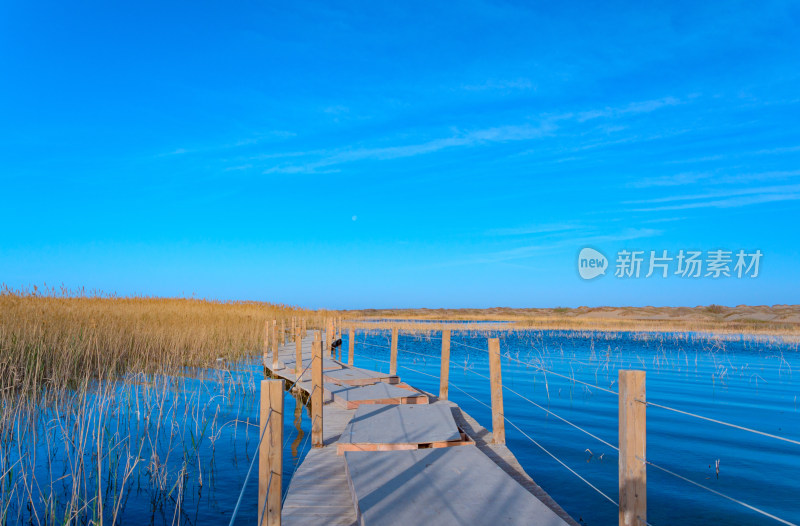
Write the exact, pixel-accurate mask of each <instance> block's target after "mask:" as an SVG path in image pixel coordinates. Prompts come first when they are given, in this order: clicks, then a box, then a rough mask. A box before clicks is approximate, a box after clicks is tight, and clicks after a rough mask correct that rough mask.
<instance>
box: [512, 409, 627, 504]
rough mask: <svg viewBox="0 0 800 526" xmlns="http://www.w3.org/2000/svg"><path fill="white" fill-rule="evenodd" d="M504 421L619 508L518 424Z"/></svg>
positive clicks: (615, 502)
mask: <svg viewBox="0 0 800 526" xmlns="http://www.w3.org/2000/svg"><path fill="white" fill-rule="evenodd" d="M503 419H504V420H505V421H506V422H508V423H509V424H511V425H512V426H514V428H516V430H517V431H519V432H520V433H522V434H523V435H524V436H525V438H527V439H528V440H530V441H531V442H533V443H534V444H536V445H537V446H538V447H539V448H540V449H541V450H542V451H544V452H545V453H547V454H548V455H550V456H551V457H552V458H553V460H555V461H556V462H558V463H559V464H561V465H562V466H564V467H565V468H567V469H568V470H569V471H570V472H571V473H572V474H573V475H575V476H576V477H578V478H579V479H581V480H582V481H584V482H585V483H586V484H588V485H589V487H590V488H592V489H593V490H595V491H596V492H597V493H599V494H600V495H602V496H603V497H605V498H606V499H607V500H608V501H609V502H610V503H612V504H613V505H614V506H617V507H619V504H618V503H617V501H615V500H614V499H612V498H611V497H609V496H608V495H606V494H605V493H603V492H602V491H600V490H599V489H598V488H597V486H595V485H594V484H592V483H591V482H589V481H588V480H586V479H585V478H583V477H582V476H580V475H579V474H578V473H577V472H576V471H575V470H574V469H572V468H571V467H569V466H567V465H566V464H564V463H563V462H562V461H561V459H559V458H558V457H556V456H555V455H554V454H552V453H550V452H549V451H548V450H547V449H545V447H544V446H542V445H541V444H540V443H538V442H537V441H535V440H534V439H532V438H531V437H530V436H528V434H527V433H526V432H525V431H523V430H522V429H520V428H519V426H517V424H515V423H514V422H512V421H511V420H509V419H508V418H506V417H505V416H503Z"/></svg>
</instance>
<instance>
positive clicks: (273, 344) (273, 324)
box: [272, 320, 278, 371]
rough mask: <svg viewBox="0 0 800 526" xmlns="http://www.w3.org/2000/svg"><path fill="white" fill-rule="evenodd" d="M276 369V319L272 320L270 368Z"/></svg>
mask: <svg viewBox="0 0 800 526" xmlns="http://www.w3.org/2000/svg"><path fill="white" fill-rule="evenodd" d="M276 369H278V320H273V321H272V370H273V371H275V370H276Z"/></svg>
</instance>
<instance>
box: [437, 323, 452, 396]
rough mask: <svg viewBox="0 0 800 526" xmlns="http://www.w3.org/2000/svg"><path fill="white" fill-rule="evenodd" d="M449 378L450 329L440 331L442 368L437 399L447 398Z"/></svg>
mask: <svg viewBox="0 0 800 526" xmlns="http://www.w3.org/2000/svg"><path fill="white" fill-rule="evenodd" d="M449 378H450V331H449V330H447V331H442V370H441V373H439V400H447V388H448V386H449Z"/></svg>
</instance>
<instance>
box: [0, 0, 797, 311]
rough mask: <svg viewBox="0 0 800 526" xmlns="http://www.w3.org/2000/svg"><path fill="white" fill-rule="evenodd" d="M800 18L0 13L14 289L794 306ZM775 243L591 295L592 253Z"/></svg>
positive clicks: (5, 241)
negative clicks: (746, 264)
mask: <svg viewBox="0 0 800 526" xmlns="http://www.w3.org/2000/svg"><path fill="white" fill-rule="evenodd" d="M799 29H800V7H798V5H797V4H796V3H793V2H769V1H767V2H759V3H757V4H754V3H752V2H731V1H724V2H700V3H698V2H685V3H681V2H661V3H659V2H648V3H646V4H636V3H625V4H622V3H620V4H615V3H609V2H597V3H594V2H592V3H589V2H585V3H559V2H547V3H544V2H541V3H534V2H525V3H511V2H502V3H494V2H492V3H486V2H466V3H462V4H458V5H456V4H452V3H431V2H419V3H413V2H403V3H398V2H391V3H389V2H387V3H376V2H363V3H361V2H353V3H342V4H340V3H309V2H295V3H283V4H277V3H266V2H241V3H229V2H228V3H222V2H220V3H201V2H186V3H175V2H154V3H150V2H135V3H133V2H130V3H128V4H127V5H123V4H120V3H109V2H97V3H80V5H75V4H65V3H63V2H52V3H49V2H18V1H11V2H9V1H4V2H2V4H1V5H0V71H2V76H3V82H0V185H1V186H0V189H1V190H2V194H3V199H2V206H0V221H1V222H2V225H3V226H2V228H1V229H0V281H2V282H4V283H6V284H9V285H11V286H14V287H19V286H24V285H33V284H38V285H41V284H43V283H47V284H48V285H60V284H61V283H63V284H65V285H66V286H68V287H72V288H74V287H81V286H85V287H86V288H88V289H100V290H103V291H106V292H117V293H119V294H147V295H166V296H180V295H192V294H196V295H198V296H201V297H212V298H221V299H254V300H265V301H276V302H282V303H288V304H295V305H303V306H308V307H329V308H361V307H490V306H513V307H548V306H550V307H554V306H578V305H690V306H693V305H699V304H709V303H719V304H728V305H736V304H741V303H748V304H780V303H798V292H800V278H798V270H797V265H798V264H799V263H800V257H798V256H800V249H798V242H800V236H799V235H798V230H797V224H798V219H800V125H798V122H800V31H799ZM585 246H590V247H593V248H595V249H597V250H600V251H601V252H602V253H603V254H605V255H606V256H607V257H608V258H609V260H612V264H613V260H614V258H615V255H616V253H617V252H618V251H620V250H623V249H627V250H643V251H645V252H646V253H649V251H650V250H657V251H661V250H668V251H670V253H677V251H678V250H680V249H684V250H690V249H692V250H701V251H704V252H706V251H711V250H717V249H726V250H731V251H734V252H735V251H738V250H739V249H744V250H747V251H754V250H756V249H758V250H761V251H762V253H763V254H764V255H763V258H762V260H761V266H760V272H759V276H758V277H757V278H755V279H752V278H747V279H745V278H742V279H737V278H733V277H732V278H727V279H717V280H715V279H711V278H698V279H688V278H681V277H679V276H674V275H671V276H670V277H669V278H667V279H663V278H658V277H651V278H644V277H640V278H639V279H633V278H629V279H621V278H616V277H614V276H613V272H609V273H607V274H606V275H605V276H601V277H599V278H597V279H594V280H592V281H584V280H582V279H581V278H580V277H579V275H578V271H577V255H578V252H579V251H580V249H581V248H583V247H585Z"/></svg>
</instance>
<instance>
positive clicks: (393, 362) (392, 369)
mask: <svg viewBox="0 0 800 526" xmlns="http://www.w3.org/2000/svg"><path fill="white" fill-rule="evenodd" d="M389 374H392V375H394V374H397V327H392V355H391V358H390V360H389Z"/></svg>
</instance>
